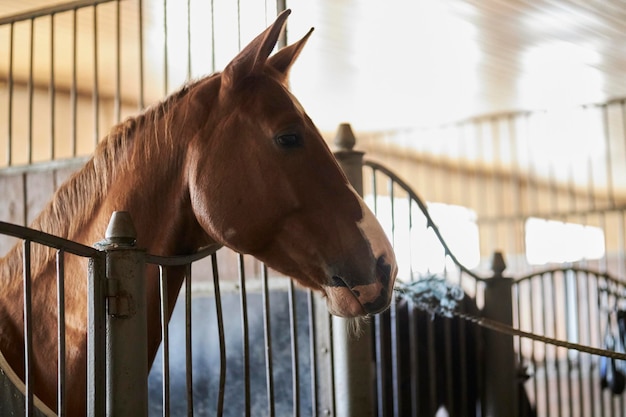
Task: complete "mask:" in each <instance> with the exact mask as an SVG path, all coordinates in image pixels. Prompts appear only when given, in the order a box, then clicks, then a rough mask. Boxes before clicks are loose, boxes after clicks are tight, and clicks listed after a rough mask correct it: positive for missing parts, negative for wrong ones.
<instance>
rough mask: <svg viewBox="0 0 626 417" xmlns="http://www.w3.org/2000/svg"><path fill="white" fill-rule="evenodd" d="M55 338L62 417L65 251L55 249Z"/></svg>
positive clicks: (58, 410)
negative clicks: (56, 320)
mask: <svg viewBox="0 0 626 417" xmlns="http://www.w3.org/2000/svg"><path fill="white" fill-rule="evenodd" d="M56 267H57V317H58V324H57V340H58V352H57V354H58V359H57V361H58V365H57V375H58V379H57V414H58V416H59V417H64V416H65V413H66V405H65V398H66V395H65V252H64V251H63V250H62V249H61V250H58V251H57V259H56Z"/></svg>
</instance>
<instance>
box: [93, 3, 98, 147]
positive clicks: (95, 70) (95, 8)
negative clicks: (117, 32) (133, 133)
mask: <svg viewBox="0 0 626 417" xmlns="http://www.w3.org/2000/svg"><path fill="white" fill-rule="evenodd" d="M98 44H99V43H98V6H97V5H94V6H93V97H92V99H93V136H94V137H93V141H94V149H95V148H96V147H97V146H98V140H99V139H100V123H99V121H100V114H99V113H100V83H99V76H98V73H99V71H98Z"/></svg>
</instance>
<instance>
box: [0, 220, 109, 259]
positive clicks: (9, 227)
mask: <svg viewBox="0 0 626 417" xmlns="http://www.w3.org/2000/svg"><path fill="white" fill-rule="evenodd" d="M25 220H26V219H25ZM0 233H2V234H4V235H8V236H13V237H16V238H20V239H26V240H29V241H31V242H35V243H39V244H42V245H46V246H49V247H51V248H54V249H63V250H64V251H65V252H68V253H71V254H74V255H78V256H83V257H86V258H91V257H96V256H99V255H100V252H99V251H98V250H96V249H94V248H91V247H89V246H85V245H82V244H80V243H76V242H74V241H71V240H67V239H63V238H61V237H57V236H54V235H51V234H49V233H45V232H41V231H39V230H35V229H29V228H28V227H24V226H19V225H16V224H12V223H7V222H3V221H0Z"/></svg>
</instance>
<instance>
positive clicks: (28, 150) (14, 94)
mask: <svg viewBox="0 0 626 417" xmlns="http://www.w3.org/2000/svg"><path fill="white" fill-rule="evenodd" d="M278 3H279V4H278V5H277V4H276V3H274V2H272V1H265V2H264V1H253V0H240V1H237V2H232V1H225V0H224V1H219V0H212V1H200V0H193V1H192V0H189V1H187V2H178V1H176V2H175V1H167V0H166V1H152V0H144V1H139V0H121V1H96V0H84V1H74V2H69V3H68V2H67V1H43V0H28V1H25V0H19V1H17V0H5V1H3V2H2V3H1V8H0V168H1V171H0V184H1V185H0V187H1V188H0V190H1V192H2V195H3V202H2V204H0V219H1V220H3V221H8V222H13V223H17V224H28V223H30V221H31V220H32V219H33V217H34V216H35V215H36V214H37V213H38V212H39V210H40V209H41V207H42V206H43V204H44V203H45V202H46V201H48V199H49V198H50V195H51V194H52V192H53V190H54V189H56V188H57V187H58V185H59V184H60V183H61V182H62V181H63V180H64V179H65V178H66V177H67V176H68V175H69V174H70V173H71V172H73V171H74V170H75V169H77V168H78V167H79V166H80V165H81V164H82V163H83V162H84V161H85V158H86V157H88V155H89V154H90V153H91V152H92V151H93V149H94V147H95V146H96V144H97V143H98V141H99V140H101V139H102V137H103V136H104V135H106V133H107V132H108V130H109V128H110V127H111V126H112V125H114V124H115V123H117V122H119V121H121V120H123V119H124V118H126V117H128V116H130V115H132V114H135V113H137V112H138V111H140V110H141V109H142V108H144V107H146V106H149V105H150V104H152V103H155V102H157V101H158V100H160V99H161V98H163V97H164V96H165V95H167V94H168V93H170V92H172V91H174V90H176V89H177V88H178V87H179V86H180V85H182V84H183V83H184V82H185V80H187V79H189V78H194V77H198V76H201V75H204V74H207V73H211V72H214V71H217V70H220V69H222V68H223V66H224V65H225V64H226V63H227V62H228V60H229V59H230V58H231V57H232V56H234V55H235V54H236V52H237V51H238V49H239V48H240V47H241V45H243V44H245V43H247V42H248V40H250V39H251V38H252V37H253V36H255V35H256V34H257V33H258V32H260V31H261V30H262V29H263V28H265V27H266V25H267V24H268V23H269V22H271V21H272V20H273V17H274V16H275V15H276V10H277V7H279V8H280V7H285V6H286V7H289V8H291V9H292V10H293V14H292V16H291V17H290V19H289V22H288V26H287V32H286V36H287V38H288V39H290V38H291V37H292V34H293V38H294V39H295V38H298V37H299V36H301V35H302V34H304V33H305V32H306V30H308V29H309V28H310V27H311V26H314V27H315V28H316V31H315V33H314V36H313V37H312V38H311V39H310V41H309V45H308V46H307V48H306V50H305V51H304V53H303V55H302V57H301V59H300V60H299V61H298V64H297V65H296V66H295V68H294V69H293V71H292V74H291V86H292V90H293V91H294V94H295V95H296V96H297V97H298V98H299V99H300V101H301V102H302V104H303V105H304V107H305V108H306V109H307V111H308V113H309V115H310V116H311V118H312V119H313V120H314V121H315V122H316V124H317V125H318V126H319V127H320V129H321V130H322V132H323V134H324V135H325V137H326V138H327V139H328V140H329V143H331V144H332V139H333V137H334V135H335V132H336V129H337V126H338V125H339V123H342V122H349V123H351V125H352V127H353V129H354V131H355V133H356V136H357V145H356V147H357V149H360V150H363V151H365V152H366V157H367V158H369V159H371V160H374V161H378V162H381V163H383V164H385V165H386V166H390V167H393V169H394V172H396V173H397V174H398V175H399V176H400V177H401V178H402V179H404V180H405V181H406V182H407V183H408V184H409V185H410V186H411V187H412V188H413V189H414V190H416V191H417V193H418V194H419V195H420V196H421V197H422V198H423V199H424V200H425V201H427V202H428V207H429V210H430V211H431V214H432V216H433V218H434V219H435V221H436V223H437V224H438V225H439V227H440V229H441V231H442V233H443V235H444V237H445V238H446V240H447V242H448V243H449V245H450V247H451V250H452V252H453V253H455V254H456V256H457V257H458V258H459V260H460V261H461V262H462V263H463V264H464V265H465V266H467V267H468V268H470V269H472V270H475V271H477V272H478V273H481V274H483V275H489V274H490V271H491V261H492V256H493V253H494V251H500V252H502V253H503V254H504V255H505V258H506V261H507V266H508V269H507V274H508V275H510V276H523V275H526V274H531V273H532V272H533V271H539V270H542V269H543V268H547V267H550V266H554V265H561V264H564V263H565V264H568V265H574V266H576V267H580V268H589V269H594V270H598V271H600V272H602V273H606V274H610V275H611V276H614V277H617V279H619V280H622V281H623V280H626V277H625V267H626V264H625V254H626V243H625V239H626V237H625V233H626V226H625V221H626V214H625V209H626V102H625V101H624V100H625V98H626V77H625V76H624V75H625V74H624V71H625V70H624V68H626V53H625V51H624V44H626V23H625V22H626V4H624V3H622V2H621V1H618V2H610V3H609V2H579V1H570V0H554V1H548V0H545V1H514V2H506V3H503V2H499V1H480V2H474V1H464V0H447V1H434V0H430V1H427V0H423V1H418V2H414V1H408V0H406V1H402V0H394V1H385V2H383V1H376V2H367V1H362V0H345V1H341V2H337V1H333V0H322V1H316V2H307V1H304V0H301V1H287V2H286V4H284V2H278ZM33 12H34V13H33ZM374 183H375V181H374ZM365 188H366V189H365V192H366V195H367V194H368V193H371V191H372V182H371V181H366V182H365ZM382 188H384V186H383V187H382ZM379 198H380V197H379ZM386 198H387V200H386V204H387V203H391V201H392V200H393V203H394V207H395V208H394V210H399V211H402V210H404V211H405V212H411V210H413V209H414V207H412V206H411V204H410V203H409V204H407V198H406V196H405V195H393V194H392V193H389V192H388V193H387V197H386ZM387 205H388V204H387ZM381 207H386V205H385V204H381ZM378 214H379V216H380V217H381V219H382V221H383V222H385V223H387V224H389V225H390V224H391V218H392V217H393V216H394V215H393V214H392V211H391V210H386V209H384V208H381V210H379V213H378ZM389 228H391V226H389ZM406 230H407V232H406V233H403V232H402V231H401V228H400V227H398V226H396V227H395V230H394V233H395V236H394V240H395V241H396V250H397V251H398V257H399V259H400V262H401V267H402V268H403V269H402V270H401V272H400V276H401V278H404V279H410V278H413V277H415V276H418V275H420V274H423V273H427V272H430V273H445V271H446V270H447V269H450V268H451V262H450V259H449V258H447V257H446V256H445V253H444V251H443V249H442V247H441V246H440V245H439V244H438V243H437V242H436V241H435V240H434V239H433V237H432V235H431V234H428V233H425V232H420V231H413V229H408V228H407V229H406ZM390 233H391V232H390ZM14 242H15V240H14V239H12V238H6V237H4V236H1V237H0V253H4V252H6V250H8V248H9V246H10V245H12V244H13V243H14ZM409 247H410V248H411V249H410V250H409V249H406V248H409ZM414 253H419V256H415V255H414ZM568 279H569V278H567V277H565V278H563V281H562V283H561V284H558V283H557V284H555V283H554V281H553V283H552V284H551V285H552V287H550V288H552V289H554V288H556V289H557V290H559V291H561V293H558V294H559V295H554V296H553V295H552V293H550V294H551V295H550V296H549V297H548V298H550V297H554V298H553V299H554V300H556V299H558V301H556V302H554V303H552V304H556V305H558V306H560V307H562V308H561V313H553V314H552V315H551V317H550V318H548V319H547V321H546V320H543V324H541V325H539V326H536V325H535V324H534V323H535V320H534V317H535V316H536V315H537V314H539V313H537V312H536V311H538V310H541V309H542V308H543V307H542V306H541V304H540V303H541V302H543V300H542V301H539V299H540V298H541V294H542V293H544V292H545V287H541V285H543V284H541V285H535V284H532V285H529V290H528V293H527V294H526V291H527V290H526V289H524V290H520V293H524V294H526V295H523V296H521V298H519V300H518V301H517V302H518V306H517V314H516V315H515V320H516V324H517V325H518V326H519V327H521V328H525V329H527V330H534V331H538V332H539V333H542V332H543V333H550V332H549V331H548V330H549V328H550V327H551V326H552V324H553V323H559V325H558V326H557V325H556V324H554V329H555V330H554V332H553V333H554V334H551V335H552V336H555V337H557V336H558V337H561V338H563V339H567V340H570V341H573V342H580V343H584V344H590V345H593V346H597V347H602V346H603V345H604V344H605V343H604V342H605V340H604V334H603V330H604V329H603V326H604V323H606V322H607V320H608V319H607V318H606V316H608V315H610V314H613V312H614V311H615V310H616V309H620V308H624V306H623V299H620V298H619V297H618V298H617V299H615V300H612V301H611V305H606V304H602V308H600V309H596V310H597V313H594V314H597V316H593V315H591V316H589V315H588V316H589V319H588V320H587V321H593V320H597V323H596V325H595V327H596V328H600V329H602V330H599V331H595V333H594V336H589V337H588V339H586V340H584V338H585V337H587V336H585V337H582V336H579V333H578V331H577V329H578V327H577V326H581V327H582V326H583V324H582V322H581V319H580V318H579V316H578V315H576V316H573V315H572V316H571V317H576V318H575V319H571V318H568V317H569V315H568V314H569V313H566V312H572V311H574V310H577V311H578V310H584V308H587V307H584V306H587V305H591V304H596V305H598V304H599V301H598V299H599V298H601V297H600V296H599V295H598V294H599V292H598V291H597V290H594V291H590V292H588V294H587V295H588V297H587V298H586V299H585V300H586V301H582V300H581V299H580V297H579V296H576V297H574V296H573V295H572V294H573V293H572V291H573V290H568V289H567V288H566V287H567V284H565V283H566V282H568V281H567V280H568ZM572 279H573V278H572ZM559 282H561V281H559ZM559 286H561V287H559ZM553 287H554V288H553ZM466 291H468V292H469V293H471V294H473V293H476V295H477V297H479V298H478V299H477V302H478V304H479V305H481V303H482V300H480V296H479V294H478V292H476V291H475V290H472V289H471V288H466ZM568 291H569V292H568ZM553 292H556V290H555V291H553ZM622 296H623V293H622ZM577 297H578V298H577ZM545 302H546V303H550V300H549V299H547V300H546V301H545ZM583 307H584V308H583ZM603 308H604V309H605V310H606V311H605V310H603ZM596 310H594V311H596ZM572 314H573V313H572ZM601 316H602V317H601ZM539 321H541V320H539ZM585 325H587V324H585ZM557 327H558V329H557ZM516 346H517V350H518V352H519V353H520V357H522V358H525V359H526V360H528V358H529V357H531V356H532V358H533V363H534V364H537V363H539V364H541V362H542V360H543V357H544V356H547V355H551V357H554V358H556V359H557V361H558V360H561V361H566V362H568V366H573V367H574V368H576V366H577V365H572V363H574V364H575V363H577V362H576V360H577V358H578V357H577V356H576V355H575V354H573V353H571V351H567V350H564V349H562V350H559V349H556V348H555V349H554V350H552V349H550V348H545V349H544V348H536V347H535V344H534V343H533V342H529V341H527V340H521V341H518V342H516ZM621 349H622V350H623V347H622V348H621ZM522 362H525V360H524V359H522ZM526 362H527V361H526ZM589 363H590V367H589V368H588V369H590V371H589V372H590V373H592V374H593V375H591V376H590V375H586V374H585V375H582V374H583V372H582V371H581V372H580V375H582V376H580V378H581V379H582V378H583V377H584V378H587V377H589V378H592V377H593V378H595V382H593V383H592V384H590V385H589V386H588V388H584V389H583V387H587V385H585V384H581V385H580V386H579V387H578V388H575V389H574V391H572V390H571V389H570V391H566V390H565V389H563V392H564V393H566V394H563V395H564V396H567V395H569V396H574V395H578V394H581V395H582V396H590V397H591V398H592V400H590V401H588V402H587V403H586V405H585V406H583V407H582V408H581V409H580V410H578V411H577V412H579V413H580V415H593V414H594V412H593V410H594V407H602V410H604V408H606V409H607V410H612V411H611V412H613V411H614V410H618V411H617V412H618V414H619V413H622V410H624V403H623V402H624V398H623V397H622V396H611V395H610V394H608V393H607V392H606V391H597V392H596V394H593V393H592V391H593V389H592V388H591V387H592V386H593V384H594V383H596V382H597V384H596V385H598V386H599V381H598V380H597V379H598V375H597V374H598V373H599V362H598V361H596V360H595V359H594V360H593V361H591V362H589ZM526 364H528V363H526ZM619 366H622V365H621V364H620V365H619ZM530 368H532V369H530V372H531V373H533V372H534V374H533V375H535V376H537V375H539V374H540V370H539V368H541V366H539V365H533V366H531V367H530ZM576 369H578V368H576ZM580 369H582V368H580ZM624 369H625V370H626V366H625V367H624ZM544 371H545V370H544ZM545 372H547V371H545ZM543 375H544V376H545V375H547V374H545V373H544V374H543ZM594 375H595V376H594ZM537 379H538V378H531V380H530V382H528V383H527V386H530V385H529V384H531V383H534V384H535V388H534V389H529V392H530V394H529V395H530V397H531V399H532V400H533V401H535V400H537V397H538V396H539V394H538V392H540V391H542V390H541V389H537V388H536V384H537V382H536V381H537ZM547 380H548V378H547V377H546V378H545V380H544V382H541V383H542V384H544V385H545V386H546V387H547V386H549V385H550V383H548V382H545V381H547ZM568 380H569V379H568ZM533 381H534V382H533ZM555 386H556V387H557V388H556V389H554V388H553V393H554V392H555V391H556V392H558V393H561V388H559V386H560V385H555ZM593 392H595V391H593ZM598 392H601V393H600V394H598ZM567 393H569V394H567ZM594 395H596V397H595V398H596V399H595V402H594V400H593V398H594ZM603 396H604V397H603ZM559 398H560V397H559ZM603 398H604V399H603ZM544 401H545V403H544V404H543V405H542V404H541V403H539V404H538V406H540V411H541V412H542V413H543V414H541V415H548V412H549V410H550V408H551V407H553V406H554V404H555V403H556V402H555V401H550V400H548V399H545V398H544ZM562 403H563V405H562V407H563V408H564V409H566V410H567V409H568V407H569V408H575V407H572V406H571V403H568V401H567V400H563V401H562ZM558 404H559V407H561V401H559V402H558ZM568 404H569V405H568ZM587 411H589V413H587Z"/></svg>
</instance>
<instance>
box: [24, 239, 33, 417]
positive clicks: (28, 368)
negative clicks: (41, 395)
mask: <svg viewBox="0 0 626 417" xmlns="http://www.w3.org/2000/svg"><path fill="white" fill-rule="evenodd" d="M23 250H24V252H23V253H24V259H23V265H22V268H23V269H22V273H23V280H24V288H23V294H24V384H25V385H26V393H25V395H26V397H25V399H24V410H25V415H26V416H29V417H30V416H32V415H34V414H33V413H34V412H35V410H34V406H33V397H34V395H33V331H32V330H33V323H32V318H33V316H32V297H31V289H32V287H31V284H32V283H31V271H30V265H31V259H30V256H31V255H30V240H25V241H24V243H23Z"/></svg>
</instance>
